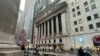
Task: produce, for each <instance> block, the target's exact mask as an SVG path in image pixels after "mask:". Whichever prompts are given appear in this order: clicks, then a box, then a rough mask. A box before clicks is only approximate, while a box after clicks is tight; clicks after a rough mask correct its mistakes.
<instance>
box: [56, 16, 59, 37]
mask: <svg viewBox="0 0 100 56" xmlns="http://www.w3.org/2000/svg"><path fill="white" fill-rule="evenodd" d="M56 31H57V35H59V22H58V17H57V16H56Z"/></svg>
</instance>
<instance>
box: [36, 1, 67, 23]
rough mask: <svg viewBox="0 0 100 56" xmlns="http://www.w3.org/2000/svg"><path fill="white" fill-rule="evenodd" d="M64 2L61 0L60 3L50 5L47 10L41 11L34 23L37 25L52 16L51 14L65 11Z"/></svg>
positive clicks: (65, 4)
mask: <svg viewBox="0 0 100 56" xmlns="http://www.w3.org/2000/svg"><path fill="white" fill-rule="evenodd" d="M66 6H67V3H66V2H62V3H60V4H57V5H54V6H52V7H50V8H49V9H48V10H45V11H43V12H42V14H39V15H38V16H37V17H36V20H35V23H36V24H37V25H39V24H41V23H42V22H44V21H46V20H48V19H50V18H52V17H53V16H55V15H57V14H58V13H61V12H64V11H66Z"/></svg>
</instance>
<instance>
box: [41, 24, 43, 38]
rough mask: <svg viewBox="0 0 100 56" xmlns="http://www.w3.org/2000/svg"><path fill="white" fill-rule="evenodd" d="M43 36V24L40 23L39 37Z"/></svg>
mask: <svg viewBox="0 0 100 56" xmlns="http://www.w3.org/2000/svg"><path fill="white" fill-rule="evenodd" d="M42 37H43V24H41V38H42Z"/></svg>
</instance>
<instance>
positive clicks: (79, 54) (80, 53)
mask: <svg viewBox="0 0 100 56" xmlns="http://www.w3.org/2000/svg"><path fill="white" fill-rule="evenodd" d="M78 56H85V53H84V50H83V49H82V47H80V48H79V49H78Z"/></svg>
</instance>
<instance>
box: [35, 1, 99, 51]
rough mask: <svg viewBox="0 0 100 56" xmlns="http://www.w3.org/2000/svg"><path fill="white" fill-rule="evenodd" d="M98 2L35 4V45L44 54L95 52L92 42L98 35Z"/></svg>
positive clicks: (37, 2)
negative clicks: (43, 51)
mask: <svg viewBox="0 0 100 56" xmlns="http://www.w3.org/2000/svg"><path fill="white" fill-rule="evenodd" d="M45 2H47V3H45ZM99 2H100V1H99V0H50V1H49V0H48V1H47V0H42V1H41V0H37V1H36V4H35V9H36V10H35V24H34V32H35V38H34V41H35V45H36V46H38V47H39V49H40V50H45V51H68V50H69V49H70V48H71V47H72V48H74V49H76V48H79V47H83V48H86V47H90V48H94V45H93V40H92V39H93V37H95V36H96V35H97V36H98V35H100V4H99ZM37 5H38V6H37Z"/></svg>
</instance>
